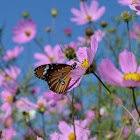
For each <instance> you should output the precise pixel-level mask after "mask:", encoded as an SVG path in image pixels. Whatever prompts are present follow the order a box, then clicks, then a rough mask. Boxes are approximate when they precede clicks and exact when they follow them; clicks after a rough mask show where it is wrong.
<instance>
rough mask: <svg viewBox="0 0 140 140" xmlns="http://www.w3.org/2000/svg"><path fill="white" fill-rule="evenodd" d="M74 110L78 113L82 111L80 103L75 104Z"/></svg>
mask: <svg viewBox="0 0 140 140" xmlns="http://www.w3.org/2000/svg"><path fill="white" fill-rule="evenodd" d="M74 108H75V109H77V110H78V111H80V110H81V109H82V105H81V104H80V103H75V104H74Z"/></svg>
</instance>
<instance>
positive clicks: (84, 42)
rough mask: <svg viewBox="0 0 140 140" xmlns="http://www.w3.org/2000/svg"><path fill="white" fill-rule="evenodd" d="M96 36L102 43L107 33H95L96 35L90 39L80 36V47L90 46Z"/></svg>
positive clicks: (99, 31)
mask: <svg viewBox="0 0 140 140" xmlns="http://www.w3.org/2000/svg"><path fill="white" fill-rule="evenodd" d="M94 36H96V39H97V41H98V42H100V41H102V39H103V37H104V36H105V32H104V31H101V30H97V31H95V33H94V35H92V36H90V37H89V38H86V37H81V36H79V37H78V40H79V42H80V43H79V45H80V46H84V45H89V44H90V42H91V40H92V38H93V37H94Z"/></svg>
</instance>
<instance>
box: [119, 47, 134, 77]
mask: <svg viewBox="0 0 140 140" xmlns="http://www.w3.org/2000/svg"><path fill="white" fill-rule="evenodd" d="M119 64H120V67H121V70H122V71H123V72H124V73H125V74H128V73H134V72H136V70H137V61H136V58H135V55H134V54H133V53H132V52H128V51H127V50H124V51H123V52H122V53H120V54H119Z"/></svg>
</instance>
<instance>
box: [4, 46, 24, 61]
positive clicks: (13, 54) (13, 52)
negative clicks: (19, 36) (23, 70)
mask: <svg viewBox="0 0 140 140" xmlns="http://www.w3.org/2000/svg"><path fill="white" fill-rule="evenodd" d="M23 49H24V48H23V47H18V46H16V47H15V48H14V50H7V51H6V56H4V57H3V58H2V59H3V60H4V61H9V60H13V59H15V58H17V57H18V55H19V54H20V53H21V52H22V51H23Z"/></svg>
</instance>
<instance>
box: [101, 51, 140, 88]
mask: <svg viewBox="0 0 140 140" xmlns="http://www.w3.org/2000/svg"><path fill="white" fill-rule="evenodd" d="M119 64H120V67H121V70H122V71H123V73H121V72H120V71H119V70H118V69H117V68H116V67H115V66H114V65H113V63H112V62H111V61H110V60H109V59H104V60H102V62H101V64H100V66H99V67H98V71H99V73H100V75H101V76H102V77H103V79H104V80H105V81H106V82H107V83H108V84H110V85H115V86H120V87H130V88H131V87H133V88H134V87H138V86H140V74H139V73H140V67H138V68H137V61H136V58H135V55H134V54H133V53H132V52H128V51H127V50H124V51H123V52H122V53H120V54H119Z"/></svg>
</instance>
